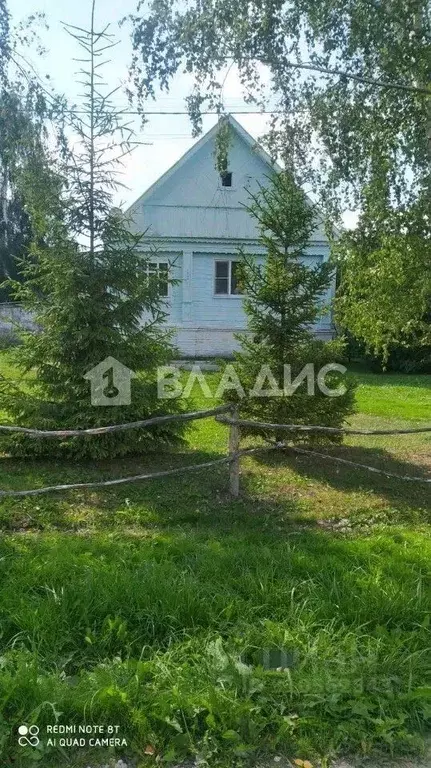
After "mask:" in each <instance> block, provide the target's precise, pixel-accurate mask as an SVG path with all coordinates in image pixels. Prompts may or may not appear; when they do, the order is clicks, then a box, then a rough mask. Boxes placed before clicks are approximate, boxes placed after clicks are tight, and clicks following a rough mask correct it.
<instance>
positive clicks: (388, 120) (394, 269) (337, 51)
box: [132, 0, 431, 355]
mask: <svg viewBox="0 0 431 768" xmlns="http://www.w3.org/2000/svg"><path fill="white" fill-rule="evenodd" d="M145 8H146V12H145V14H141V13H139V12H138V14H136V15H135V16H134V17H133V19H132V23H133V38H132V39H133V46H134V57H133V63H132V71H133V75H134V80H135V86H136V90H137V94H138V99H139V100H140V101H141V102H142V103H144V102H145V99H146V98H147V97H148V96H152V95H153V94H154V92H155V85H156V84H159V85H160V86H161V87H163V88H165V89H167V88H168V87H169V85H170V83H171V82H172V79H173V78H174V76H175V75H176V73H177V72H180V71H186V72H188V73H191V75H192V78H193V94H192V98H190V99H189V100H188V101H187V105H188V109H189V113H190V117H191V119H192V121H193V125H194V126H195V127H196V126H199V125H200V123H199V114H200V112H201V111H202V110H204V109H205V108H213V107H214V105H217V108H218V109H223V83H224V80H225V78H226V76H227V74H228V73H229V71H230V68H231V67H232V65H235V66H236V67H237V69H238V76H239V80H240V82H241V85H242V87H243V95H244V99H245V100H246V101H247V102H248V103H253V104H255V105H256V106H257V107H261V108H267V109H270V110H274V112H272V116H271V119H270V126H269V130H268V133H267V135H266V137H265V140H266V143H267V146H268V149H269V151H270V153H271V156H272V157H277V156H278V157H281V158H282V159H283V160H284V162H285V165H286V167H291V166H292V164H294V165H295V168H296V169H297V171H298V172H299V173H300V175H301V177H302V179H303V180H307V181H309V182H310V184H311V185H312V187H313V189H314V191H316V192H317V193H318V196H319V202H320V203H321V204H322V205H323V206H324V208H325V211H326V213H327V214H328V226H329V230H331V229H332V226H333V224H334V221H335V222H336V221H337V217H338V216H339V215H340V213H341V212H342V211H343V209H346V208H348V209H351V210H359V212H361V211H365V212H366V210H367V208H368V207H369V201H370V200H372V201H373V206H374V214H375V213H376V210H375V209H376V204H377V206H380V207H382V206H385V205H386V206H387V209H388V223H387V224H384V223H383V222H382V221H381V220H380V217H378V222H377V220H376V225H377V223H378V225H379V226H380V225H381V224H383V229H384V230H386V231H385V233H384V232H383V229H382V232H381V235H382V237H381V242H380V243H375V244H373V245H370V244H368V245H367V248H366V249H365V250H364V247H363V244H360V243H358V242H356V243H355V245H353V244H352V242H350V245H349V250H350V256H349V260H348V263H347V264H346V269H345V283H344V288H345V291H344V292H343V299H342V306H343V317H344V323H345V326H346V327H348V328H349V329H350V330H351V331H352V333H353V334H354V335H356V336H358V337H360V338H362V339H363V340H364V341H365V342H366V344H367V345H368V346H369V347H370V348H373V349H377V350H378V353H379V354H380V355H381V354H383V355H385V354H386V351H387V349H388V345H389V344H393V343H395V344H398V343H406V344H407V345H410V344H412V345H414V344H415V340H414V338H412V334H413V335H414V334H415V333H416V331H417V327H418V326H419V325H420V324H421V323H422V322H423V318H424V316H425V315H426V312H427V311H429V301H430V295H431V294H430V289H429V282H430V277H429V274H430V267H429V265H430V261H431V260H430V258H429V242H430V233H429V217H428V218H427V211H428V209H429V201H430V194H431V174H430V169H431V154H430V136H429V132H430V118H429V101H430V90H429V60H430V55H431V27H430V15H429V8H428V3H427V0H393V1H392V2H391V3H390V5H388V4H387V3H384V2H370V0H357V2H354V3H348V4H346V3H341V4H338V5H337V4H336V5H334V2H333V0H320V1H319V2H316V0H292V2H290V3H287V2H277V3H274V2H273V1H272V0H263V1H262V2H259V3H256V2H255V1H254V0H238V2H236V3H234V4H233V3H232V2H231V0H175V1H174V2H171V3H162V4H161V3H160V2H158V0H149V2H147V3H146V6H145ZM227 65H228V67H229V68H228V69H226V67H227ZM262 65H264V66H262ZM263 73H264V75H263ZM268 73H269V77H270V87H269V88H267V87H266V86H267V82H266V80H267V76H268ZM421 201H422V205H423V214H424V217H425V218H424V219H423V222H422V223H423V226H422V234H420V233H419V232H418V230H417V228H416V227H414V231H413V233H412V234H413V237H412V238H410V230H409V229H408V230H407V232H405V230H404V229H403V228H402V227H401V228H400V229H398V225H397V222H396V219H397V218H398V217H399V218H400V219H401V218H403V216H404V213H405V210H407V211H408V209H409V208H410V207H411V206H413V207H414V206H416V205H417V204H420V202H421ZM407 218H408V216H407ZM389 230H391V232H389ZM363 236H364V233H363V232H361V233H359V234H358V239H360V238H362V237H363ZM352 240H353V243H354V241H355V235H353V238H352ZM412 240H415V242H414V243H413V242H412ZM345 242H346V241H345ZM400 293H402V295H403V301H401V302H400V301H399V296H400ZM424 301H425V303H426V304H427V309H426V310H424ZM428 332H429V331H428Z"/></svg>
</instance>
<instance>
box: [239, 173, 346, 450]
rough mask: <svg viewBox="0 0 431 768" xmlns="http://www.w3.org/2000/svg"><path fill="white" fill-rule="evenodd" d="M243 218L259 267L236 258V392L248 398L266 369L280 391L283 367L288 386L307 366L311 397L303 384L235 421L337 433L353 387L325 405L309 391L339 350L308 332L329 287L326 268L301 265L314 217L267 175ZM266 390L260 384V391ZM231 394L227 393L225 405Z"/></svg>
mask: <svg viewBox="0 0 431 768" xmlns="http://www.w3.org/2000/svg"><path fill="white" fill-rule="evenodd" d="M248 211H249V213H250V214H251V215H252V216H253V217H254V218H255V220H256V221H257V225H258V229H259V232H260V241H261V243H262V245H263V246H264V247H265V250H266V252H267V258H266V260H265V263H264V265H263V266H262V265H260V264H258V263H257V262H256V261H254V260H253V259H252V258H250V257H249V256H247V255H246V254H243V260H242V263H241V266H240V270H239V282H240V285H241V288H242V289H243V291H244V293H245V296H246V298H245V302H244V306H245V311H246V314H247V317H248V329H249V332H250V333H249V335H245V334H244V335H242V336H241V345H242V351H241V352H240V353H239V354H238V355H237V371H238V374H239V378H240V381H241V384H242V386H243V387H244V389H245V390H246V392H250V391H251V390H252V389H253V385H254V384H255V382H256V381H257V377H258V375H259V371H260V370H261V368H262V366H266V367H267V370H268V372H270V374H271V376H272V377H273V378H272V381H273V382H274V383H275V384H276V385H277V387H278V388H279V389H280V390H283V389H284V384H285V379H284V375H285V366H291V378H292V381H293V380H294V378H296V377H297V376H298V374H300V372H301V371H302V369H303V368H304V366H306V365H307V364H308V365H309V364H313V365H314V369H313V372H312V380H313V384H314V394H308V392H307V389H306V384H305V383H303V384H301V385H300V387H299V388H298V389H296V391H294V392H293V393H290V392H288V391H286V390H284V394H282V395H280V396H276V397H274V396H273V395H271V392H270V393H269V395H267V396H260V397H251V396H246V397H245V398H243V399H242V400H241V403H240V409H241V414H242V415H244V416H247V417H250V418H254V419H255V420H260V421H270V422H278V423H284V424H286V423H287V424H320V425H322V426H340V425H341V424H342V423H343V421H344V419H345V417H346V415H348V414H349V413H351V412H352V405H353V392H354V387H353V384H352V382H348V383H347V386H346V388H345V392H344V394H341V395H339V396H336V397H328V396H327V395H325V394H324V393H323V392H322V391H321V389H320V388H319V387H318V386H317V377H318V373H319V370H320V369H321V368H322V367H323V366H324V365H327V364H328V363H334V362H336V361H337V360H338V359H340V357H341V353H342V348H343V345H342V343H341V342H339V341H337V342H327V343H325V342H323V341H320V340H317V339H315V338H314V336H313V331H312V330H311V326H312V325H313V323H315V321H316V320H317V319H318V318H319V317H320V316H321V315H323V314H324V313H325V312H327V311H328V309H327V307H324V306H322V296H323V294H324V293H325V292H326V291H327V289H328V288H329V286H330V283H331V275H332V267H331V266H330V265H329V264H328V263H323V264H318V265H317V266H314V267H310V266H308V265H307V264H305V263H304V262H303V257H304V256H305V250H306V247H307V244H308V242H309V239H310V235H311V232H312V230H313V228H314V226H315V221H316V211H315V210H314V208H313V206H312V205H311V204H310V202H309V201H308V200H307V198H306V196H305V194H304V193H303V191H302V190H301V189H300V188H299V187H298V186H297V185H296V183H295V181H294V179H293V177H292V175H291V174H290V173H287V172H285V173H281V174H277V175H274V176H273V177H272V178H271V179H270V180H269V185H268V187H261V188H260V191H259V193H258V194H257V195H254V196H252V197H251V204H250V205H249V207H248ZM339 379H340V375H339V373H337V372H332V373H330V374H328V377H327V380H326V385H327V386H328V387H330V388H335V387H336V386H337V384H338V383H339ZM268 384H269V381H265V383H264V385H263V389H264V390H265V389H268ZM231 394H232V393H231V392H230V391H229V392H228V393H227V395H228V397H230V396H231ZM281 434H282V433H280V435H277V436H278V437H280V436H281ZM271 436H272V437H274V433H272V435H271ZM284 436H285V435H284ZM298 436H299V434H298ZM306 439H308V440H310V439H323V438H310V437H308V438H306ZM325 439H328V438H325ZM332 439H334V436H332Z"/></svg>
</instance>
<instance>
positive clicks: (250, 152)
mask: <svg viewBox="0 0 431 768" xmlns="http://www.w3.org/2000/svg"><path fill="white" fill-rule="evenodd" d="M228 120H229V125H230V128H231V141H230V146H229V152H228V168H229V171H230V172H231V173H232V186H231V187H224V186H223V185H222V183H221V179H220V175H219V174H218V172H217V170H216V168H215V157H214V155H215V148H216V144H215V141H216V133H217V125H215V126H214V127H213V128H212V129H211V130H210V131H209V132H208V133H207V134H206V135H205V136H203V137H202V138H201V139H200V141H198V142H197V143H196V144H195V145H194V146H193V147H192V148H191V149H190V150H189V151H188V152H186V154H185V155H184V156H183V157H182V158H181V159H180V160H179V161H178V162H177V163H176V164H175V165H174V166H173V167H172V168H171V169H169V170H168V171H167V172H166V173H165V174H164V175H163V176H161V178H160V179H159V180H158V181H156V182H155V184H153V185H152V186H151V187H150V188H149V189H148V190H147V191H146V192H144V194H143V195H142V196H141V197H140V198H139V199H138V200H137V201H136V202H135V203H134V204H133V205H132V206H131V207H130V208H129V210H128V214H129V215H130V217H131V221H132V227H133V229H134V230H135V231H146V232H147V237H149V238H157V239H160V238H161V239H166V238H169V239H176V240H178V239H180V240H183V239H194V240H196V239H198V240H200V241H202V240H204V241H208V240H211V241H214V240H216V241H220V240H225V241H226V240H229V241H238V240H240V241H254V242H256V241H257V239H258V231H257V229H256V224H255V221H254V220H253V219H252V217H251V216H250V214H249V213H248V212H247V211H246V210H245V208H244V205H245V204H247V202H248V200H249V196H248V192H257V190H258V188H259V184H262V185H266V184H267V183H268V177H269V176H271V174H273V173H277V172H279V171H280V170H281V169H280V167H279V166H278V165H277V164H275V163H272V162H271V159H270V157H269V156H268V155H267V153H266V152H265V151H264V150H263V149H262V147H260V146H259V144H257V142H256V141H255V140H254V139H253V137H252V136H250V134H249V133H247V131H245V129H244V128H243V127H242V126H241V125H240V124H239V123H238V122H237V121H236V120H235V119H234V118H233V117H231V116H230V117H229V118H228ZM312 241H314V242H324V241H326V237H325V235H324V233H323V230H322V228H321V227H320V226H319V227H318V228H317V229H316V231H315V232H314V233H313V236H312Z"/></svg>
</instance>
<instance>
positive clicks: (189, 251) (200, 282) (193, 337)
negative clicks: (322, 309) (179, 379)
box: [152, 241, 333, 358]
mask: <svg viewBox="0 0 431 768" xmlns="http://www.w3.org/2000/svg"><path fill="white" fill-rule="evenodd" d="M164 248H166V245H165V244H163V243H162V242H160V243H159V244H158V245H156V246H155V250H156V251H157V256H153V257H152V258H153V259H155V260H157V259H159V260H160V261H163V260H170V261H172V263H173V264H174V268H173V277H174V278H175V279H179V280H180V282H179V283H178V284H177V285H175V286H172V292H171V295H170V297H169V299H168V300H167V302H166V311H167V315H168V316H167V318H166V324H167V326H168V327H169V328H171V329H172V330H173V331H174V341H175V344H176V345H177V347H178V349H179V352H180V354H181V355H182V356H184V357H187V356H190V357H196V358H199V357H207V356H211V357H213V356H226V357H228V356H231V355H232V354H233V352H234V351H235V350H237V349H238V347H239V344H238V341H237V340H236V339H235V334H237V333H238V332H242V331H245V330H246V327H247V321H246V315H245V312H244V308H243V299H242V297H241V296H216V295H215V294H214V269H215V261H216V260H223V259H233V260H235V259H237V258H238V255H237V246H236V245H235V244H234V243H232V244H230V245H228V244H226V242H221V243H218V244H216V243H211V244H209V243H204V242H202V241H201V242H199V241H193V242H190V243H186V244H185V243H182V244H180V243H178V246H177V247H175V248H172V247H171V246H170V248H169V250H164ZM248 251H249V252H250V253H254V254H255V256H256V258H257V260H258V261H260V262H261V263H262V262H263V261H264V258H265V257H264V254H263V252H262V250H261V248H260V247H259V246H258V245H257V244H256V243H253V244H251V245H249V247H248ZM328 257H329V248H328V245H327V244H325V243H324V244H321V245H311V246H310V247H309V248H308V249H307V256H306V259H305V263H307V264H308V265H309V266H310V267H312V266H314V265H316V264H317V263H321V262H322V261H324V260H327V258H328ZM332 292H333V288H332V287H331V289H330V290H329V291H328V293H327V295H326V296H325V297H323V301H324V302H325V303H329V301H330V299H331V296H332ZM316 335H317V336H319V337H321V338H324V339H329V338H332V323H331V317H330V315H329V314H328V315H326V316H325V317H324V318H321V319H320V320H319V322H318V323H317V324H316Z"/></svg>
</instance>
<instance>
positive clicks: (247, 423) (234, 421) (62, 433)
mask: <svg viewBox="0 0 431 768" xmlns="http://www.w3.org/2000/svg"><path fill="white" fill-rule="evenodd" d="M227 413H230V414H231V415H230V416H227V415H226V414H227ZM212 416H214V417H215V419H216V421H218V422H219V423H221V424H226V425H227V426H229V452H228V455H227V456H223V457H222V458H220V459H214V460H213V461H206V462H203V463H200V464H190V465H186V466H182V467H176V468H174V469H167V470H162V471H159V472H150V473H144V474H139V475H130V476H128V477H118V478H113V479H111V480H98V481H94V482H93V481H92V482H87V483H72V484H68V485H52V486H46V487H43V488H33V489H30V490H22V491H5V490H0V498H5V497H14V496H37V495H40V494H45V493H51V492H53V491H69V490H75V489H81V488H107V487H111V486H115V485H124V484H125V483H133V482H137V481H140V480H151V479H153V478H161V477H169V476H172V475H180V474H183V473H184V472H191V471H196V470H199V469H207V468H209V467H214V466H218V465H221V464H228V465H229V491H230V493H231V495H232V496H233V497H234V498H236V497H238V496H239V494H240V469H241V467H240V463H241V457H243V456H250V455H252V454H255V453H258V452H262V451H270V450H280V449H283V450H292V451H295V452H296V453H300V454H305V455H308V456H315V457H318V458H319V459H329V460H330V461H338V462H341V463H342V464H346V465H349V466H353V467H357V468H359V469H365V470H368V471H369V472H374V473H376V474H380V475H385V476H386V477H391V478H396V479H397V480H407V481H411V482H419V483H431V478H423V477H414V476H410V475H397V474H395V473H393V472H389V471H387V470H383V469H378V468H377V467H370V466H368V465H366V464H359V463H357V462H354V461H350V460H348V459H344V458H342V457H339V456H332V455H331V454H325V453H321V452H318V451H314V450H309V449H308V448H307V449H305V448H302V447H299V446H295V445H292V444H289V443H286V442H278V441H272V440H268V439H267V440H266V442H265V444H264V445H259V446H256V447H253V448H245V449H241V427H247V428H248V429H250V428H255V429H265V430H273V431H280V430H283V431H286V432H288V433H289V432H304V433H310V434H311V433H319V432H320V433H325V432H326V433H330V434H334V433H335V434H347V435H406V434H416V433H419V432H431V427H421V428H414V429H393V430H382V429H381V430H379V429H376V430H369V429H349V428H344V427H322V426H312V425H304V424H273V423H269V422H259V421H251V420H249V419H241V418H240V417H239V411H238V406H236V405H233V404H227V405H220V406H218V407H216V408H211V409H209V410H203V411H192V412H190V413H183V414H169V415H167V416H154V417H152V418H150V419H144V420H142V421H135V422H129V423H126V424H113V425H110V426H106V427H93V428H91V429H62V430H58V429H57V430H41V429H30V428H28V427H16V426H13V425H0V432H7V433H11V432H18V433H21V434H23V433H24V434H26V435H28V436H29V437H34V438H41V437H42V438H47V439H66V438H68V437H81V436H84V435H87V436H97V435H105V434H108V433H110V432H118V431H124V430H126V429H144V428H146V427H151V426H154V425H158V424H166V423H169V422H173V421H183V422H184V421H196V420H197V419H205V418H209V417H212Z"/></svg>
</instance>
